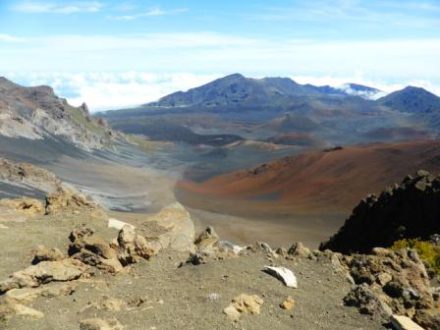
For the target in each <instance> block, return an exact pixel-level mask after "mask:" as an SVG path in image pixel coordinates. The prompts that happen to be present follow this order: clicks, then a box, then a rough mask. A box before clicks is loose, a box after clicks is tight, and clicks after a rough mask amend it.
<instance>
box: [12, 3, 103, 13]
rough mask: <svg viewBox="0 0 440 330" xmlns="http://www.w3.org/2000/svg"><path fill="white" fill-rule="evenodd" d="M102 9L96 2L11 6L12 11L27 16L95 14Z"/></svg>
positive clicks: (101, 5) (100, 4)
mask: <svg viewBox="0 0 440 330" xmlns="http://www.w3.org/2000/svg"><path fill="white" fill-rule="evenodd" d="M102 7H103V4H102V3H100V2H98V1H73V2H65V3H64V4H57V3H52V2H38V1H26V2H21V3H18V4H16V5H14V6H12V10H14V11H17V12H21V13H27V14H74V13H95V12H98V11H100V10H101V8H102Z"/></svg>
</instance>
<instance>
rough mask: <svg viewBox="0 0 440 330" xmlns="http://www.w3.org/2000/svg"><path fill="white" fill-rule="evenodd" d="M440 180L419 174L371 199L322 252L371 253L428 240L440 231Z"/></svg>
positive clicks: (322, 246)
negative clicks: (402, 242)
mask: <svg viewBox="0 0 440 330" xmlns="http://www.w3.org/2000/svg"><path fill="white" fill-rule="evenodd" d="M439 218H440V176H434V175H432V174H430V173H429V172H427V171H418V172H417V174H416V175H415V176H414V177H413V176H407V177H406V178H405V179H404V180H403V181H402V183H401V184H400V185H395V186H393V187H389V188H388V189H386V190H385V191H384V192H382V193H381V194H380V196H379V197H377V196H375V195H369V196H368V197H367V198H365V199H364V200H362V201H361V202H360V203H359V205H358V206H356V207H355V209H354V210H353V213H352V215H351V216H350V218H349V219H347V220H346V222H345V224H344V226H343V227H342V228H341V229H340V230H339V231H338V233H336V234H335V235H334V236H333V237H332V238H330V240H329V241H327V242H325V243H322V244H321V247H320V249H321V250H325V249H330V250H333V251H338V252H342V253H346V254H347V253H352V252H359V253H369V252H371V250H372V249H373V248H374V247H390V246H392V245H393V243H394V242H395V241H396V240H399V239H403V238H420V239H422V240H428V239H429V238H430V237H431V236H432V235H433V234H436V233H438V232H439V231H440V227H439V222H438V219H439Z"/></svg>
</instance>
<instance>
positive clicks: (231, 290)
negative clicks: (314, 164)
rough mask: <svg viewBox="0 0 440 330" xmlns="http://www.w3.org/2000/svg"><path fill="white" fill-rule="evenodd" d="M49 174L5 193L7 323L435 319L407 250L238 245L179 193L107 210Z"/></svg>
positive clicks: (385, 323)
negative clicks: (135, 209)
mask: <svg viewBox="0 0 440 330" xmlns="http://www.w3.org/2000/svg"><path fill="white" fill-rule="evenodd" d="M7 165H8V166H6V167H7V168H10V169H15V170H16V169H17V167H16V166H18V167H20V166H21V167H23V165H17V164H9V163H8V164H7ZM15 170H11V171H10V172H11V173H16V171H15ZM30 172H32V171H29V170H28V172H27V175H25V177H26V180H25V181H26V183H27V184H31V182H34V181H35V180H34V179H32V174H29V173H30ZM34 172H35V171H34ZM36 173H40V172H38V171H36ZM41 174H42V173H40V176H41ZM425 174H426V173H419V175H418V178H419V179H417V180H418V181H417V182H425V181H429V182H431V183H432V182H435V180H434V179H433V180H431V179H427V178H430V177H429V176H428V175H427V174H426V175H425ZM44 175H45V176H47V173H44ZM13 176H14V175H12V174H11V175H9V178H11V177H13ZM22 176H23V175H21V177H22ZM19 177H20V175H19ZM49 177H51V176H49ZM422 177H423V178H422ZM51 178H52V181H53V183H54V187H52V188H54V189H51V192H48V193H47V196H46V198H45V200H38V199H32V198H27V197H23V198H20V199H7V200H1V201H0V207H1V210H2V217H0V241H1V242H2V249H1V251H0V260H1V261H0V263H1V267H0V328H2V329H3V328H4V329H82V330H86V329H87V330H90V329H101V330H109V329H113V330H118V329H151V330H153V329H267V328H269V327H270V328H273V329H292V328H295V329H347V330H348V329H382V328H384V329H385V328H395V329H420V328H422V329H439V328H440V288H438V287H436V284H435V283H436V282H435V278H434V276H433V274H432V272H431V271H430V269H427V268H426V266H425V264H424V262H423V261H422V260H421V259H420V257H419V256H418V254H417V252H416V251H414V250H411V249H397V250H396V249H394V250H391V249H387V248H383V247H375V248H373V249H372V250H371V251H369V252H368V253H364V254H351V255H344V254H342V253H339V252H332V251H330V250H328V249H327V250H324V251H319V250H314V251H311V250H309V249H308V248H307V247H305V246H304V245H303V244H301V243H293V244H292V245H291V246H290V247H288V248H283V247H280V248H271V247H270V246H269V245H268V244H266V243H264V242H257V243H255V244H253V245H251V246H238V245H235V244H233V243H231V242H228V241H224V240H222V239H221V238H219V237H218V235H217V234H216V232H215V230H214V229H213V228H211V227H208V228H207V229H206V230H205V231H203V232H202V233H199V234H198V235H196V233H195V229H194V224H193V221H192V219H191V217H190V215H189V213H188V212H187V211H186V210H185V208H183V207H182V206H181V205H180V204H172V205H170V206H168V207H165V208H164V209H162V210H161V211H160V212H159V213H157V214H153V215H143V214H129V213H116V212H109V211H106V210H104V209H102V208H101V207H100V206H99V205H97V204H96V203H94V202H93V201H90V200H89V199H88V198H87V197H86V196H84V195H82V194H81V193H79V192H78V191H76V190H74V189H73V188H68V187H65V186H64V185H63V183H62V182H60V181H59V180H58V179H56V177H51ZM411 180H416V179H411ZM37 181H38V180H37ZM411 182H413V181H411ZM417 185H418V186H419V185H420V184H417ZM409 186H411V187H412V184H409ZM396 189H397V188H396ZM429 196H430V195H429ZM268 266H269V268H268ZM271 267H272V268H271ZM282 267H283V268H282ZM263 270H265V271H263ZM268 270H272V271H268ZM291 272H293V273H291ZM289 276H290V277H289ZM414 322H416V323H414ZM405 323H409V324H410V326H405V325H404V324H405ZM417 324H418V325H417Z"/></svg>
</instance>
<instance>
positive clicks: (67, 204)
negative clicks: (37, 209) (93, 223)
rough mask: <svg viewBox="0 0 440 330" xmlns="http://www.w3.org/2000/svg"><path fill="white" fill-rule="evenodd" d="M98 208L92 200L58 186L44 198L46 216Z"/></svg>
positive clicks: (67, 188)
mask: <svg viewBox="0 0 440 330" xmlns="http://www.w3.org/2000/svg"><path fill="white" fill-rule="evenodd" d="M96 208H98V206H97V204H95V203H94V202H93V201H92V200H90V199H88V197H87V196H85V195H83V194H81V193H80V192H78V191H76V190H75V189H73V188H70V187H66V186H60V187H59V188H58V189H57V190H56V191H55V192H54V193H52V194H49V195H47V196H46V214H50V215H51V214H61V213H66V212H75V211H81V210H94V209H96Z"/></svg>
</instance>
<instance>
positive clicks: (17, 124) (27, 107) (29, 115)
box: [0, 77, 120, 150]
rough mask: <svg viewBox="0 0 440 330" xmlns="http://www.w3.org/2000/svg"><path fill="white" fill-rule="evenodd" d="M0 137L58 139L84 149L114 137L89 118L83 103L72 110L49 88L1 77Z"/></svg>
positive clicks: (107, 142)
mask: <svg viewBox="0 0 440 330" xmlns="http://www.w3.org/2000/svg"><path fill="white" fill-rule="evenodd" d="M0 135H2V136H3V137H7V138H14V139H18V138H24V139H28V140H43V139H47V138H49V139H50V138H55V139H60V138H61V139H63V140H64V141H67V142H69V143H71V144H73V145H75V146H77V147H79V148H81V149H86V150H91V149H101V148H103V147H105V146H106V145H109V144H110V143H111V142H112V140H114V139H115V138H116V137H117V134H116V133H115V132H113V131H112V130H111V129H110V128H108V127H107V126H106V124H105V122H103V121H102V120H99V119H94V118H92V117H91V116H90V115H89V112H88V109H87V106H86V105H85V104H83V105H82V106H80V107H73V106H71V105H69V104H68V103H67V101H66V100H65V99H63V98H59V97H58V96H56V95H55V93H54V91H53V89H52V88H51V87H48V86H37V87H22V86H20V85H17V84H15V83H13V82H11V81H9V80H8V79H6V78H4V77H0ZM119 137H120V136H119Z"/></svg>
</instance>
